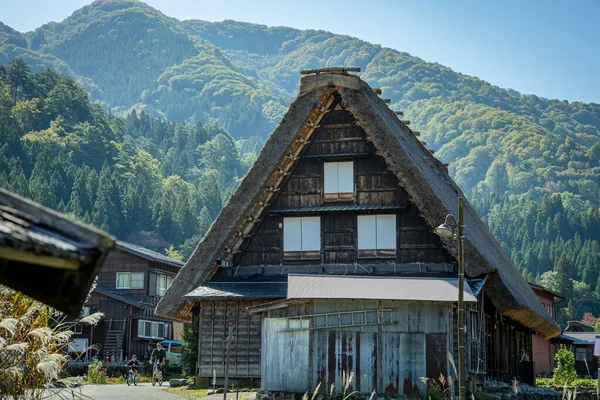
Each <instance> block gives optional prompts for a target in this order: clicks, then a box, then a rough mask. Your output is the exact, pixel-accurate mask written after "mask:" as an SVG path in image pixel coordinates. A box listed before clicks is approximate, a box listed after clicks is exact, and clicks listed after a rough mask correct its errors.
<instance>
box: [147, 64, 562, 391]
mask: <svg viewBox="0 0 600 400" xmlns="http://www.w3.org/2000/svg"><path fill="white" fill-rule="evenodd" d="M459 196H463V194H462V192H461V190H460V189H459V188H458V187H457V185H456V184H455V183H454V182H453V181H452V179H451V178H450V176H449V175H448V173H447V171H446V169H445V167H444V165H443V164H442V163H440V162H439V161H438V160H436V159H435V158H434V157H433V155H432V153H431V152H430V151H428V150H427V149H426V148H425V147H424V143H422V142H421V141H420V140H419V138H418V137H417V134H416V133H415V132H413V131H412V130H411V129H410V128H409V127H408V126H407V123H405V122H403V121H402V120H400V119H399V118H398V115H397V113H395V112H394V111H392V110H390V109H389V108H388V106H387V105H386V102H385V101H384V100H383V99H381V98H379V96H378V95H377V93H376V92H375V91H374V90H373V89H372V88H371V87H369V85H367V84H366V83H365V82H363V81H362V80H361V79H360V78H359V77H358V76H354V75H350V74H349V73H347V71H346V70H343V69H337V70H336V69H326V70H319V71H313V73H312V74H310V75H306V76H304V77H303V78H302V80H301V83H300V93H299V95H298V97H297V98H296V99H295V100H294V102H293V103H292V104H291V106H290V108H289V110H288V112H287V114H286V115H285V117H284V118H283V120H282V121H281V123H280V124H279V126H278V127H277V129H276V130H275V132H274V133H273V134H272V135H271V137H270V138H269V140H268V141H267V143H266V144H265V146H264V148H263V150H262V151H261V153H260V155H259V157H258V159H257V160H256V162H255V163H254V166H253V167H252V168H251V170H250V171H249V172H248V174H247V175H246V177H245V178H244V179H243V181H242V182H241V184H240V186H239V188H238V189H237V191H236V192H235V193H234V194H233V195H232V196H231V198H230V200H229V202H228V203H227V204H226V205H225V207H224V208H223V210H222V211H221V213H220V214H219V216H218V217H217V219H216V220H215V222H214V223H213V225H212V226H211V228H210V230H209V231H208V233H207V234H206V236H205V237H204V239H203V240H202V241H201V242H200V244H199V245H198V248H197V249H196V251H195V253H194V254H193V255H192V257H191V258H190V260H189V261H188V262H187V264H186V265H185V267H184V268H183V269H182V270H181V271H180V272H179V274H178V275H177V277H176V278H175V281H174V282H173V285H172V286H171V287H170V288H169V289H168V290H167V292H166V294H165V296H164V297H163V298H162V299H161V301H160V303H159V304H158V307H157V309H156V312H157V313H158V314H161V315H164V316H166V317H172V318H177V319H181V320H187V321H189V320H191V319H192V317H193V316H196V319H195V320H194V321H197V322H196V323H198V324H199V331H200V337H199V347H200V350H199V353H198V370H197V375H198V376H199V377H204V378H206V380H208V379H209V378H210V377H212V376H213V374H216V375H217V377H218V378H220V377H223V376H224V374H225V367H226V365H229V367H228V374H229V376H230V377H232V378H233V379H234V380H237V381H240V382H241V381H244V382H245V383H246V384H248V383H254V384H260V385H261V386H262V387H263V388H264V389H266V390H278V391H297V392H305V391H310V390H313V389H314V388H315V387H316V386H317V385H318V384H321V387H322V390H328V389H327V388H329V387H331V385H332V384H335V387H336V388H337V389H340V388H341V387H342V380H343V375H344V373H346V374H348V373H350V372H353V373H354V377H355V378H354V381H353V383H352V385H351V388H350V390H358V391H361V392H370V391H372V390H377V392H379V393H387V394H391V395H397V394H415V393H418V391H419V390H420V378H422V377H427V378H430V379H438V378H439V377H440V375H444V376H445V377H453V376H455V374H454V372H453V368H452V359H454V362H456V360H457V356H456V354H457V330H458V329H457V318H456V314H457V308H456V305H457V300H458V274H457V266H456V265H457V262H456V260H457V245H456V242H455V241H453V240H445V241H442V240H441V239H440V238H439V237H438V236H436V235H435V234H434V233H433V229H434V228H435V227H437V226H438V225H440V224H441V223H442V222H444V220H445V217H446V215H447V214H449V213H452V212H455V210H456V209H457V203H458V197H459ZM464 211H465V229H466V240H465V251H466V275H467V278H468V285H466V286H465V289H464V293H463V295H464V299H465V302H466V304H467V312H466V318H465V321H466V323H465V325H466V331H465V332H467V337H466V350H465V356H466V368H467V371H468V377H469V382H470V384H471V385H472V386H474V385H475V384H476V383H479V384H481V383H483V382H484V381H485V380H486V379H501V380H510V379H513V378H515V377H516V378H517V379H518V380H520V381H524V382H531V380H532V379H533V363H532V362H531V354H532V333H534V332H536V333H537V334H539V335H541V336H543V337H546V338H548V337H551V336H554V335H556V334H558V333H559V329H558V327H557V326H556V324H555V323H554V322H553V320H552V318H551V317H550V315H549V314H548V313H547V312H546V311H545V310H544V309H543V308H542V307H541V305H540V303H539V302H538V301H537V299H536V296H535V295H534V293H533V292H532V290H531V289H530V288H529V286H528V285H527V283H526V282H525V281H524V280H523V278H522V277H521V275H520V273H519V272H518V270H517V269H516V268H515V266H514V265H513V264H512V262H511V261H510V259H509V258H508V257H507V256H506V254H505V253H504V251H503V250H502V248H501V247H500V245H499V243H498V242H497V241H496V240H495V239H494V238H493V236H492V235H491V234H490V233H489V232H488V230H487V229H486V227H485V226H484V224H483V223H482V222H481V220H480V219H479V217H478V216H477V214H476V212H475V211H474V210H473V209H472V207H471V206H470V205H469V204H468V202H467V203H466V205H465V210H464ZM228 345H230V350H231V356H230V361H229V363H228V362H227V360H226V354H227V353H226V349H227V346H228ZM450 379H452V378H450Z"/></svg>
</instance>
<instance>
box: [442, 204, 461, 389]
mask: <svg viewBox="0 0 600 400" xmlns="http://www.w3.org/2000/svg"><path fill="white" fill-rule="evenodd" d="M450 220H451V221H452V223H453V224H454V225H455V226H456V228H457V229H456V232H454V229H453V228H452V226H451V225H449V224H448V222H449V221H450ZM434 232H435V233H436V235H438V236H439V237H440V238H442V239H450V238H452V239H456V240H457V242H458V398H459V400H465V308H464V287H465V224H464V219H463V198H462V197H459V198H458V223H457V222H456V218H454V215H452V214H448V215H447V216H446V220H445V221H444V223H443V224H441V225H440V226H438V227H437V228H435V229H434Z"/></svg>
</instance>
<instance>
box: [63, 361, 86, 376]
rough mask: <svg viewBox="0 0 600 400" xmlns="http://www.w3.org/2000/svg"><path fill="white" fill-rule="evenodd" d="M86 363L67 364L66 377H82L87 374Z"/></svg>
mask: <svg viewBox="0 0 600 400" xmlns="http://www.w3.org/2000/svg"><path fill="white" fill-rule="evenodd" d="M88 365H89V364H88V363H74V362H72V363H69V365H68V366H67V369H66V370H65V373H66V375H67V376H68V377H69V376H84V375H86V374H87V372H88Z"/></svg>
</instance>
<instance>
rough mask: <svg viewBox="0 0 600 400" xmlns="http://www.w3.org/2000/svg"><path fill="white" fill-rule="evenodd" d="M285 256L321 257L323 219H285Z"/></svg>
mask: <svg viewBox="0 0 600 400" xmlns="http://www.w3.org/2000/svg"><path fill="white" fill-rule="evenodd" d="M283 254H284V256H286V257H298V258H319V257H320V256H321V217H291V218H284V219H283Z"/></svg>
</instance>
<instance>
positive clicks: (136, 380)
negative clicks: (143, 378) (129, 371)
mask: <svg viewBox="0 0 600 400" xmlns="http://www.w3.org/2000/svg"><path fill="white" fill-rule="evenodd" d="M139 380H140V378H139V377H138V376H137V375H134V376H133V384H134V385H135V386H137V384H138V382H139Z"/></svg>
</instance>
